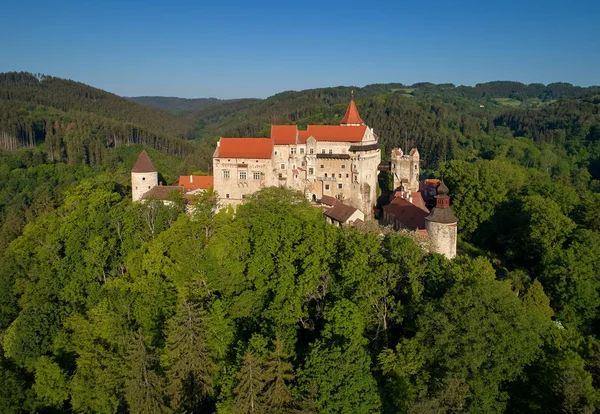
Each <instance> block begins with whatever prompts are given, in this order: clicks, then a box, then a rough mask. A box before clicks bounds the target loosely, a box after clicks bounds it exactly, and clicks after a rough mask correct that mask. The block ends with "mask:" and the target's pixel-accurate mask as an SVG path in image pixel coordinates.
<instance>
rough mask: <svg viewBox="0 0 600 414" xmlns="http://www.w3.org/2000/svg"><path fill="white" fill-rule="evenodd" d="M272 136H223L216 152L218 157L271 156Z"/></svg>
mask: <svg viewBox="0 0 600 414" xmlns="http://www.w3.org/2000/svg"><path fill="white" fill-rule="evenodd" d="M272 154H273V140H272V139H271V138H221V139H220V140H219V144H218V147H217V151H216V152H215V157H216V158H268V159H270V158H271V155H272Z"/></svg>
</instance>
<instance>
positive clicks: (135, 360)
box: [125, 332, 170, 414]
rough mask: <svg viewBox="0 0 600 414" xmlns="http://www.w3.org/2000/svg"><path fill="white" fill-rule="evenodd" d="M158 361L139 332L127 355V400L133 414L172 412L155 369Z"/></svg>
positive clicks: (161, 381)
mask: <svg viewBox="0 0 600 414" xmlns="http://www.w3.org/2000/svg"><path fill="white" fill-rule="evenodd" d="M157 360H158V359H157V358H156V357H155V356H154V355H153V354H152V349H151V348H149V347H148V346H146V343H145V342H144V337H143V335H142V333H141V332H138V333H137V335H136V338H135V341H134V342H133V343H132V345H131V346H130V348H129V352H128V355H127V362H128V364H129V378H128V379H127V380H126V382H125V399H126V400H127V404H128V405H129V411H130V412H131V413H140V414H142V413H143V414H151V413H168V412H170V410H169V409H168V407H166V405H165V404H164V400H163V395H162V390H163V389H164V383H163V379H162V377H160V376H159V375H158V373H157V372H156V371H155V369H154V368H155V367H156V365H157Z"/></svg>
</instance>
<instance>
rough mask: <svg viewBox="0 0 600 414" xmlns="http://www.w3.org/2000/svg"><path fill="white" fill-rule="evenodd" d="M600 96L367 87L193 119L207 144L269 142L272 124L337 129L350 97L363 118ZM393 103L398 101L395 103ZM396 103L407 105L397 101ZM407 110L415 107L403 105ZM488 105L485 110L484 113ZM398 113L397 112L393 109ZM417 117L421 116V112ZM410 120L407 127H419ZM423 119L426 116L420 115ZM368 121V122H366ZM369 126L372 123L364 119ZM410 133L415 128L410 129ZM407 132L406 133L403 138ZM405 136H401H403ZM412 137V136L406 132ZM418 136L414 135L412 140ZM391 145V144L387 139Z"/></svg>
mask: <svg viewBox="0 0 600 414" xmlns="http://www.w3.org/2000/svg"><path fill="white" fill-rule="evenodd" d="M597 93H600V87H596V86H592V87H585V88H584V87H579V86H573V85H571V84H568V83H553V84H549V85H543V84H529V85H526V84H523V83H519V82H509V81H496V82H488V83H482V84H477V85H476V86H474V87H472V86H458V87H457V86H455V85H454V84H439V85H436V84H432V83H428V82H423V83H417V84H414V85H403V84H400V83H390V84H372V85H367V86H365V87H362V88H359V87H350V86H338V87H331V88H317V89H308V90H303V91H286V92H282V93H278V94H276V95H273V96H271V97H269V98H267V99H264V100H258V101H252V100H249V101H246V100H243V101H234V102H224V103H220V104H217V105H214V106H210V107H205V108H202V109H200V110H198V111H195V112H193V111H192V113H191V114H189V113H188V115H189V116H190V117H192V118H194V119H195V120H196V126H195V130H196V132H197V135H199V136H200V137H203V138H204V139H210V138H214V137H216V136H218V135H228V136H266V135H268V134H269V131H270V124H299V125H300V126H304V125H306V124H307V123H315V124H319V123H335V122H339V120H340V119H341V117H342V116H343V114H344V111H345V109H346V105H347V104H348V100H349V99H350V96H351V94H353V95H354V97H355V99H356V100H357V101H358V103H359V110H361V114H364V115H366V117H367V118H368V115H367V114H366V111H365V109H364V108H365V107H366V108H368V110H369V109H377V110H382V111H387V112H388V113H389V112H390V108H389V106H382V103H383V101H384V100H386V99H387V100H389V99H390V95H391V96H393V97H404V98H409V99H415V101H416V102H415V103H413V106H415V107H416V106H419V105H420V106H424V105H435V106H436V107H440V105H447V107H448V110H442V112H453V111H457V112H460V113H465V112H468V113H475V114H478V116H480V115H481V114H482V113H486V114H489V113H494V114H497V113H500V112H503V111H507V110H512V109H518V108H520V109H531V108H540V107H543V106H546V105H548V104H550V103H553V102H556V101H557V100H560V99H567V98H581V97H585V96H592V95H594V94H597ZM391 99H392V100H394V98H391ZM395 102H402V101H400V100H395ZM404 102H405V105H404V106H408V105H411V104H409V103H408V102H406V101H404ZM481 105H483V107H484V108H485V109H483V110H481V109H480V106H481ZM392 112H393V109H392ZM411 112H412V114H416V112H419V110H418V109H417V108H415V109H414V110H412V111H411ZM412 114H407V119H406V122H407V123H409V124H410V123H412V122H413V121H415V120H414V119H413V117H412ZM419 116H421V115H419ZM363 119H364V117H363ZM365 121H368V119H365ZM367 123H368V124H369V125H370V126H373V127H376V129H377V130H381V128H382V127H383V128H384V129H385V128H386V127H387V126H386V125H382V124H377V121H374V122H373V121H372V122H367ZM408 129H410V128H408ZM406 130H407V128H404V129H403V132H402V133H403V134H404V133H405V132H406ZM399 132H400V131H396V133H399ZM406 133H407V134H409V135H410V131H408V132H406ZM413 136H415V134H413ZM388 139H391V138H389V137H388Z"/></svg>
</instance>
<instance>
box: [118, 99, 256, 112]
mask: <svg viewBox="0 0 600 414" xmlns="http://www.w3.org/2000/svg"><path fill="white" fill-rule="evenodd" d="M128 99H130V100H132V101H134V102H137V103H139V104H142V105H146V106H151V107H152V108H157V109H162V110H164V111H169V112H175V113H185V112H190V111H197V110H199V109H201V108H206V107H209V106H213V105H219V104H222V103H231V102H236V101H239V99H217V98H194V99H188V98H176V97H170V96H133V97H130V98H128ZM247 100H248V101H257V100H258V99H247Z"/></svg>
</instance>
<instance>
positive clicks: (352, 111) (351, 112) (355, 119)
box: [340, 99, 365, 126]
mask: <svg viewBox="0 0 600 414" xmlns="http://www.w3.org/2000/svg"><path fill="white" fill-rule="evenodd" d="M364 124H365V123H364V122H363V120H362V119H361V118H360V115H359V114H358V109H356V104H355V103H354V99H353V100H351V101H350V105H348V109H346V115H344V118H343V119H342V121H341V122H340V125H353V126H360V125H364Z"/></svg>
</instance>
